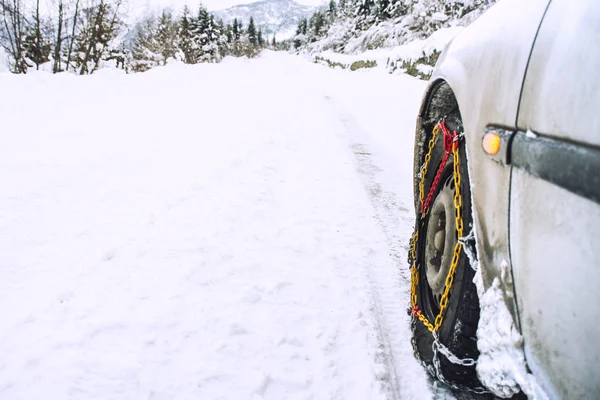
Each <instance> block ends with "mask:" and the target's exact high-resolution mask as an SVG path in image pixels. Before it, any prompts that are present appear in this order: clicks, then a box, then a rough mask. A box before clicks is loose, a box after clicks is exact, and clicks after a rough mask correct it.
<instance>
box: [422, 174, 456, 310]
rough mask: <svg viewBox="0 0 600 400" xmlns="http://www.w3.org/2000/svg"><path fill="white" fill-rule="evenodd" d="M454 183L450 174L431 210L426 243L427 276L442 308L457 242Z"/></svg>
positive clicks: (432, 297) (430, 289)
mask: <svg viewBox="0 0 600 400" xmlns="http://www.w3.org/2000/svg"><path fill="white" fill-rule="evenodd" d="M454 191H455V190H454V182H453V180H452V175H450V176H449V177H447V179H446V180H445V182H444V184H443V185H442V187H441V189H440V191H439V193H438V195H437V196H436V197H435V199H434V201H433V204H432V206H431V211H430V212H429V219H428V222H427V234H426V245H425V257H424V260H425V276H426V277H427V285H428V288H429V291H430V296H431V299H432V301H433V304H432V305H433V306H435V308H437V309H438V310H439V307H440V300H441V298H442V295H443V293H444V289H445V287H446V277H447V276H448V272H449V271H450V265H451V263H452V256H453V249H454V246H455V244H456V240H457V238H456V222H455V218H454V215H455V210H454Z"/></svg>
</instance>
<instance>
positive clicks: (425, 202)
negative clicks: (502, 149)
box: [409, 120, 463, 348]
mask: <svg viewBox="0 0 600 400" xmlns="http://www.w3.org/2000/svg"><path fill="white" fill-rule="evenodd" d="M440 131H442V132H443V134H444V150H445V155H444V158H443V159H442V161H441V163H440V166H439V168H438V171H437V173H436V176H435V179H434V181H433V182H432V184H431V187H430V188H429V193H428V194H427V198H425V175H426V174H427V169H428V168H429V163H430V161H431V153H432V151H433V148H434V147H435V142H436V139H437V137H438V134H439V132H440ZM459 137H460V136H458V135H457V133H456V132H454V134H451V133H450V131H449V130H448V128H447V127H446V123H445V121H444V120H442V121H441V122H439V123H438V124H437V125H436V126H435V127H434V128H433V132H432V135H431V139H430V140H429V144H428V149H427V154H425V162H424V164H423V166H422V167H421V171H420V175H421V176H420V182H419V200H420V202H421V216H420V221H421V228H423V224H424V223H425V217H426V216H427V213H428V212H429V205H430V204H429V203H430V202H431V200H432V198H433V194H434V193H435V189H436V187H437V185H438V183H439V180H440V176H441V173H442V170H443V169H444V167H445V165H446V161H447V159H448V157H449V156H450V155H452V156H453V160H454V166H453V167H454V188H455V191H454V209H455V210H456V232H457V234H458V238H461V237H462V236H463V219H462V214H461V210H462V196H461V195H460V183H461V176H460V170H459V162H460V156H459V152H458V140H459ZM416 225H417V226H415V232H414V233H413V237H412V239H411V249H410V254H409V260H410V264H411V265H412V266H411V273H410V275H411V284H410V302H411V307H412V315H413V316H414V317H415V318H417V319H419V320H420V321H421V322H422V323H423V324H424V325H425V326H426V327H427V329H429V331H431V332H432V333H434V335H435V337H437V334H436V333H437V331H438V330H439V329H440V326H442V322H443V321H444V313H445V311H446V308H447V307H448V295H449V293H450V289H451V288H452V284H453V283H454V274H455V272H456V267H457V266H458V261H459V259H460V253H461V250H462V246H463V244H462V242H461V241H460V240H459V241H457V242H456V245H455V246H454V254H453V256H452V263H451V264H450V271H448V275H447V276H446V285H445V287H444V293H443V294H442V298H441V300H440V311H439V313H438V315H437V316H436V317H435V320H434V321H433V323H431V322H430V321H429V320H428V319H427V317H426V316H425V315H424V314H423V312H422V311H421V310H419V307H418V305H417V285H418V284H419V272H418V268H417V256H416V253H417V244H418V241H419V230H420V229H419V227H418V224H416ZM438 348H439V347H438Z"/></svg>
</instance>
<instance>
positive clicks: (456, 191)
mask: <svg viewBox="0 0 600 400" xmlns="http://www.w3.org/2000/svg"><path fill="white" fill-rule="evenodd" d="M599 72H600V1H599V0H500V1H499V2H498V3H496V4H495V5H494V6H492V7H491V8H490V9H489V10H487V11H486V12H485V13H484V15H482V16H481V17H480V18H479V19H477V20H476V21H475V22H474V23H472V24H471V25H470V26H468V27H467V28H465V29H464V30H462V31H461V32H460V33H459V34H458V35H457V36H456V37H455V38H454V39H453V41H452V42H451V43H450V44H449V45H448V47H447V48H446V49H445V50H444V51H443V52H442V54H441V55H440V58H439V60H438V62H437V65H436V68H435V71H434V73H433V75H432V77H431V79H430V81H429V84H428V87H427V90H426V92H425V95H424V97H423V103H422V106H421V109H420V113H419V115H418V120H417V130H416V140H415V158H414V162H415V169H414V187H415V208H416V223H415V235H414V236H413V240H412V242H411V251H410V255H409V262H410V264H411V270H412V285H411V314H412V316H413V317H412V321H413V324H412V326H413V339H412V342H413V348H414V350H415V355H416V357H417V358H418V359H419V360H420V362H421V363H422V364H423V365H424V366H425V367H426V368H427V370H428V371H430V373H431V374H432V375H434V376H435V377H437V378H438V379H441V380H443V381H444V382H446V383H448V384H450V385H451V386H454V387H462V388H468V389H470V390H474V391H479V392H486V391H489V392H492V393H494V394H495V395H496V396H499V397H503V398H508V397H511V396H514V395H517V394H518V393H524V394H526V395H527V396H529V397H531V398H551V399H553V398H556V399H600V78H599V76H600V74H599Z"/></svg>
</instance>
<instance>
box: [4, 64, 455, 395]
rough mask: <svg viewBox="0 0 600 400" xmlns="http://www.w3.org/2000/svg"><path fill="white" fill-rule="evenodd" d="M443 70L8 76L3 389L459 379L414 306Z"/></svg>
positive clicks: (330, 389)
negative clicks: (411, 313)
mask: <svg viewBox="0 0 600 400" xmlns="http://www.w3.org/2000/svg"><path fill="white" fill-rule="evenodd" d="M424 85H425V83H424V82H422V81H418V80H417V79H414V78H411V77H408V76H390V75H387V74H385V73H383V72H382V71H381V70H374V71H358V72H349V71H339V70H331V69H327V68H325V67H323V66H320V65H315V64H310V63H308V62H307V61H305V60H302V59H301V58H298V57H293V56H290V55H286V54H276V53H269V52H267V53H265V54H264V55H263V56H262V57H261V58H259V59H257V60H253V61H247V60H233V59H228V60H225V61H224V62H223V63H222V64H219V65H197V66H184V65H170V66H168V67H165V68H157V69H154V70H151V71H149V72H147V73H144V74H136V75H123V74H120V73H118V72H116V71H110V70H101V71H100V72H99V73H98V74H95V75H92V76H84V77H77V76H71V75H66V74H62V75H57V76H51V75H48V74H46V73H34V74H30V75H27V76H14V75H9V74H0V88H2V93H3V96H1V97H0V110H2V114H1V117H0V127H1V129H0V134H1V135H2V146H1V147H0V209H1V210H2V213H1V214H0V254H2V257H1V259H0V263H1V264H0V315H2V318H1V319H0V354H1V357H0V398H1V399H3V400H11V399H42V398H44V399H102V400H110V399H142V398H144V399H235V400H240V399H252V400H257V399H273V400H282V399H317V400H320V399H343V400H346V399H348V400H352V399H356V400H365V399H373V400H375V399H400V398H402V399H427V398H433V397H436V398H437V397H444V396H445V395H444V390H443V389H435V388H432V386H431V384H430V383H429V381H428V379H427V377H426V374H425V372H424V370H423V369H422V368H421V367H420V366H419V365H418V364H417V363H416V361H415V360H414V357H413V355H412V349H411V347H410V342H409V318H408V315H407V314H406V307H407V302H408V300H407V299H408V297H407V288H408V285H407V278H408V274H407V272H408V269H407V267H406V264H405V263H406V262H405V259H406V245H407V242H408V238H409V235H410V232H411V230H412V218H413V215H412V200H411V196H412V189H411V183H410V182H411V173H412V171H411V166H412V150H413V133H414V118H415V115H416V112H417V108H418V103H419V101H420V98H421V94H422V90H423V89H424Z"/></svg>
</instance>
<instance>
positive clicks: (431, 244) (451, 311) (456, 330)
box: [412, 113, 486, 392]
mask: <svg viewBox="0 0 600 400" xmlns="http://www.w3.org/2000/svg"><path fill="white" fill-rule="evenodd" d="M446 124H447V126H448V128H449V129H450V131H451V132H452V131H457V132H462V123H461V120H460V116H459V115H458V114H456V113H455V114H452V115H450V116H449V117H447V118H446ZM426 129H427V132H428V136H427V137H426V141H425V146H427V143H428V142H429V139H430V138H431V132H432V130H433V126H429V127H426ZM438 136H440V137H438V139H437V141H436V145H435V147H434V149H433V151H432V155H431V161H430V165H429V167H428V171H427V174H426V176H425V197H427V193H428V192H429V188H430V186H431V184H432V182H433V180H434V177H435V175H436V172H437V170H438V167H439V165H440V163H441V160H442V157H443V156H444V154H445V152H444V146H443V133H442V132H440V133H439V135H438ZM459 146H460V147H459V155H460V162H459V171H460V174H461V185H460V193H461V196H462V201H463V206H462V210H461V211H462V218H463V225H464V231H463V235H465V236H466V235H467V234H468V233H469V232H470V230H471V229H472V226H473V221H472V208H471V191H470V183H469V174H468V168H467V158H466V154H465V146H464V139H463V140H461V141H460V142H459ZM426 151H427V148H425V149H424V151H423V152H422V154H424V153H425V152H426ZM420 163H421V164H422V163H423V161H422V160H421V161H420ZM453 168H454V161H453V158H452V156H450V157H449V158H448V161H447V164H446V166H445V168H444V169H443V171H442V175H441V179H440V180H439V184H438V186H437V188H436V190H435V192H434V196H433V198H432V201H431V204H430V207H429V208H430V212H429V213H428V214H427V216H426V217H425V219H424V220H422V221H421V219H422V218H421V214H420V203H418V204H419V209H418V210H417V227H418V228H419V240H418V246H417V251H416V258H417V260H416V261H417V265H418V268H419V270H418V272H419V281H418V285H417V305H418V307H419V310H421V312H422V313H423V314H424V315H425V316H426V317H427V319H428V320H429V321H430V322H431V323H433V322H434V320H435V317H436V315H437V314H438V312H439V298H440V290H441V292H443V287H445V285H443V286H441V288H440V285H441V279H440V278H442V277H445V276H446V275H447V273H444V270H445V267H444V265H449V260H448V259H447V258H446V257H450V259H451V257H452V254H453V250H454V245H453V244H454V243H456V240H457V234H456V228H455V225H456V223H455V222H453V221H455V216H456V211H455V208H454V203H453V194H454V180H453ZM418 201H419V200H418V199H417V202H418ZM446 211H448V212H446ZM446 214H448V218H446V217H445V216H446ZM434 232H435V235H434ZM439 237H441V238H442V239H440V240H438V238H439ZM435 246H437V247H435ZM473 251H474V246H473ZM428 259H429V263H428V261H427V260H428ZM444 261H446V262H444ZM438 266H439V268H437V267H438ZM428 271H429V272H430V276H429V277H428V274H427V272H428ZM436 271H439V272H437V273H436ZM474 274H475V271H474V270H473V268H471V265H470V262H469V259H468V257H467V256H466V254H465V251H464V249H463V250H462V251H461V255H460V258H459V262H458V265H457V267H456V271H455V276H454V283H453V285H452V287H451V289H450V292H449V298H448V307H447V308H446V311H445V314H444V319H443V323H442V325H441V326H440V329H439V331H438V337H439V341H440V342H441V343H442V344H443V345H444V346H445V347H446V348H447V349H448V350H450V352H452V354H454V355H455V356H456V357H458V358H460V359H474V360H477V358H478V356H479V351H478V350H477V336H476V334H477V324H478V322H479V298H478V296H477V290H476V287H475V284H474V283H473V276H474ZM430 278H431V279H430ZM430 281H431V282H430ZM444 281H445V279H444ZM412 335H413V337H412V343H413V348H414V351H415V355H416V357H417V358H418V359H419V361H420V362H421V363H422V364H423V365H424V366H425V367H426V369H427V371H428V372H429V373H430V374H431V375H433V376H434V377H435V378H437V379H439V380H441V381H443V382H445V383H447V384H448V385H450V386H451V387H454V388H460V389H469V390H472V391H476V392H486V390H485V388H484V387H483V385H482V384H481V382H480V381H479V379H478V378H477V373H476V371H475V366H474V365H470V366H466V365H461V364H456V363H452V362H450V360H449V359H448V358H447V357H446V356H445V355H444V354H442V353H441V352H440V351H439V350H438V351H436V352H435V354H434V349H433V342H434V337H433V335H432V333H431V332H430V331H429V329H428V328H427V327H426V326H425V325H424V324H423V323H422V322H421V321H420V320H419V319H418V318H416V317H415V316H413V318H412Z"/></svg>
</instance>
